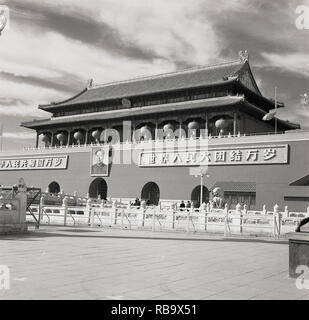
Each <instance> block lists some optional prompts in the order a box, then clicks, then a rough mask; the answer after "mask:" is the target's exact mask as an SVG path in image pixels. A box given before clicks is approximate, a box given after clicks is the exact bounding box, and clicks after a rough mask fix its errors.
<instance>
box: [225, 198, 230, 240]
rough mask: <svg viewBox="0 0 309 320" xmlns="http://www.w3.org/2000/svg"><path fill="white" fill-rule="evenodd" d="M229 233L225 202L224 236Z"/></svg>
mask: <svg viewBox="0 0 309 320" xmlns="http://www.w3.org/2000/svg"><path fill="white" fill-rule="evenodd" d="M227 235H229V210H228V206H227V204H225V208H224V236H225V237H226V236H227Z"/></svg>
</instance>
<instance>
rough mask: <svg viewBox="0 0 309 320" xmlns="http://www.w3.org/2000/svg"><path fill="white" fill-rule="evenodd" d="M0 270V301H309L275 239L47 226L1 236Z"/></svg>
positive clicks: (308, 293) (283, 248)
mask: <svg viewBox="0 0 309 320" xmlns="http://www.w3.org/2000/svg"><path fill="white" fill-rule="evenodd" d="M0 265H7V266H9V268H10V289H9V290H4V289H2V290H0V299H111V300H112V299H116V300H121V299H185V300H191V299H213V300H215V299H235V300H237V299H309V290H305V289H303V290H298V289H297V288H296V286H295V279H294V280H293V279H290V278H289V277H288V244H287V241H285V240H283V241H274V240H272V239H270V238H256V237H254V238H253V237H248V238H236V237H230V238H224V237H223V236H221V235H215V234H213V235H209V234H192V233H176V232H173V233H163V232H162V233H160V232H151V231H137V230H135V231H131V230H117V229H99V228H97V229H95V228H72V227H42V228H41V229H40V230H38V231H30V232H29V233H28V234H25V235H16V236H13V235H10V236H8V235H7V236H0Z"/></svg>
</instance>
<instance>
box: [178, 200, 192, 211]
mask: <svg viewBox="0 0 309 320" xmlns="http://www.w3.org/2000/svg"><path fill="white" fill-rule="evenodd" d="M191 205H192V204H191V202H190V201H187V203H185V202H184V201H183V200H182V201H181V203H180V205H179V210H180V211H184V210H185V209H190V208H191Z"/></svg>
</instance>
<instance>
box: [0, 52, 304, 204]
mask: <svg viewBox="0 0 309 320" xmlns="http://www.w3.org/2000/svg"><path fill="white" fill-rule="evenodd" d="M277 107H278V108H283V107H284V104H283V103H282V102H278V103H277ZM39 109H41V110H44V111H47V112H49V113H50V114H51V117H50V118H47V119H43V120H33V121H29V122H24V123H22V126H23V127H25V128H29V129H32V130H35V131H36V133H37V141H36V145H35V146H34V148H33V149H31V150H23V151H16V153H14V154H12V152H10V153H9V154H5V153H3V154H2V155H1V157H0V179H1V182H3V183H6V184H9V183H12V182H11V181H13V182H14V181H15V180H16V177H17V176H18V177H19V176H21V172H22V176H23V177H24V178H25V180H26V181H27V182H29V183H30V184H31V185H34V186H36V187H40V188H42V190H46V189H47V187H49V190H50V192H59V190H65V192H66V193H71V194H73V192H74V191H77V193H78V194H81V195H86V194H87V193H88V194H89V195H90V197H93V198H96V199H97V198H98V196H100V197H101V199H106V198H108V197H118V198H132V199H135V198H137V197H138V198H140V199H141V200H144V201H146V202H147V204H153V205H157V204H159V202H160V200H164V199H169V200H170V199H174V200H175V201H176V200H177V201H178V200H179V201H180V200H186V201H187V200H190V201H192V202H193V203H202V202H205V203H207V202H209V200H210V199H211V192H212V190H213V189H214V188H216V187H218V188H221V190H223V191H224V200H225V201H226V203H227V205H228V206H229V207H230V208H235V206H236V204H237V203H240V204H242V205H243V204H246V205H247V207H248V209H250V208H252V209H254V208H255V207H262V205H264V204H265V205H267V206H273V203H274V202H276V203H278V204H279V206H284V205H289V206H290V207H291V208H295V210H297V209H298V208H299V209H302V210H303V209H304V207H305V206H307V205H308V201H309V196H308V194H309V192H308V183H309V179H308V170H307V169H308V166H307V168H306V165H305V162H306V161H308V160H307V159H309V154H308V152H309V151H308V150H309V134H308V133H306V132H304V131H301V130H299V129H300V126H299V125H297V124H293V123H291V122H289V121H283V120H281V119H279V118H277V115H275V116H274V117H273V118H272V119H270V120H269V121H263V120H262V119H263V117H264V116H265V114H267V113H269V112H270V111H271V110H273V109H275V104H274V100H272V99H268V98H266V97H264V96H263V95H262V93H261V92H260V90H259V88H258V86H257V84H256V81H255V79H254V76H253V73H252V71H251V66H250V64H249V55H248V52H247V51H241V52H240V53H239V57H238V59H237V60H235V61H231V62H226V63H220V64H215V65H211V66H205V67H197V68H191V69H187V70H182V71H177V72H172V73H166V74H161V75H155V76H150V77H143V78H137V79H131V80H127V81H118V82H114V83H109V84H105V85H93V81H92V80H89V82H88V84H87V87H86V88H85V89H83V90H82V91H81V92H79V93H78V94H76V95H75V96H73V97H71V98H69V99H67V100H64V101H60V102H56V103H50V104H45V105H40V106H39ZM124 123H125V124H126V125H129V129H130V131H129V133H128V132H127V131H126V130H125V126H124ZM275 123H277V126H276V129H277V130H276V131H277V134H275ZM108 130H109V131H108ZM107 131H108V132H109V133H106V132H107ZM116 133H117V134H119V137H118V138H119V140H120V141H119V142H120V144H119V145H118V146H114V145H110V142H111V140H112V141H113V139H114V138H115V137H116V136H117V134H116ZM154 140H155V141H156V143H158V148H157V149H155V150H154V149H153V144H152V143H151V142H152V141H154ZM174 143H177V148H176V149H175V148H172V147H171V146H172V145H173V144H174ZM99 149H102V150H104V152H102V153H100V154H102V155H104V157H106V159H103V156H102V157H101V158H102V159H101V160H102V163H104V170H103V169H102V170H93V169H91V166H92V165H93V164H94V163H95V156H96V155H97V154H99V153H98V152H97V151H98V150H99ZM133 150H134V151H135V152H137V154H138V159H137V161H136V162H134V161H131V162H130V161H128V160H125V161H124V160H123V159H124V158H126V157H127V156H128V155H130V154H131V153H132V151H133ZM116 159H118V160H116ZM119 159H120V160H119ZM119 162H120V163H119ZM199 165H207V166H208V171H207V173H208V174H209V177H207V178H205V179H204V182H203V183H204V185H203V186H202V188H203V190H202V192H201V184H200V183H199V180H198V179H197V178H196V177H195V176H194V175H191V174H190V171H189V168H191V167H196V166H199ZM102 167H103V166H102ZM296 186H297V187H296ZM201 196H202V197H203V199H200V197H201Z"/></svg>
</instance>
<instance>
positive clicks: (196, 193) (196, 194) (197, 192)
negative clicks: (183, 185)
mask: <svg viewBox="0 0 309 320" xmlns="http://www.w3.org/2000/svg"><path fill="white" fill-rule="evenodd" d="M191 201H192V202H193V204H194V206H195V207H199V206H200V203H201V186H197V187H195V188H194V189H193V190H192V192H191ZM208 201H209V191H208V189H207V188H206V187H205V186H203V199H202V202H205V203H207V202H208Z"/></svg>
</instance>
